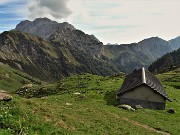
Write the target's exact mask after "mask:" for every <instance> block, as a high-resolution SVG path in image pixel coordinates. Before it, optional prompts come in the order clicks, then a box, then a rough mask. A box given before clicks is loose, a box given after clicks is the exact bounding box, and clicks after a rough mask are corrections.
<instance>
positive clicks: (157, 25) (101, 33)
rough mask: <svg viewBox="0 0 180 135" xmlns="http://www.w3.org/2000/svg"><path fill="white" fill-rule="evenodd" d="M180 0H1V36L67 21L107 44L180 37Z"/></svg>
mask: <svg viewBox="0 0 180 135" xmlns="http://www.w3.org/2000/svg"><path fill="white" fill-rule="evenodd" d="M179 5H180V0H1V1H0V32H3V31H6V30H10V29H14V28H15V26H16V24H18V23H19V22H20V21H22V20H25V19H29V20H34V19H35V18H37V17H48V18H50V19H52V20H55V21H58V22H63V21H67V22H69V23H71V24H72V25H74V26H75V27H76V28H78V29H81V30H83V31H84V32H85V33H88V34H94V35H95V36H96V37H97V38H98V39H99V40H100V41H102V42H103V43H104V44H106V43H118V44H121V43H131V42H138V41H140V40H142V39H144V38H149V37H152V36H159V37H161V38H163V39H165V40H169V39H172V38H175V37H177V36H180V14H179V13H180V8H179Z"/></svg>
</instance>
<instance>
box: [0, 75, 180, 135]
mask: <svg viewBox="0 0 180 135" xmlns="http://www.w3.org/2000/svg"><path fill="white" fill-rule="evenodd" d="M172 76H173V77H172ZM158 77H159V78H160V79H161V80H162V82H163V84H164V86H165V87H166V91H167V93H168V94H169V97H170V98H171V99H172V100H173V102H167V108H174V109H175V111H176V113H175V114H169V113H167V111H166V110H163V111H157V110H149V109H140V110H136V111H135V112H132V111H127V110H123V109H120V108H118V107H117V105H118V103H117V101H116V99H115V93H116V91H117V90H118V89H119V88H120V85H121V84H122V82H123V79H124V75H117V76H109V77H102V76H96V75H90V74H84V75H73V76H71V77H68V78H64V79H63V80H61V81H59V82H57V83H54V84H49V85H46V86H34V88H32V87H31V88H28V89H27V91H29V92H25V91H21V94H19V95H17V94H13V97H14V99H13V100H12V101H10V102H7V103H5V102H0V109H1V111H0V127H1V128H0V134H7V135H8V134H30V135H31V134H33V135H34V134H35V135H36V134H37V135H42V134H51V135H55V134H65V135H68V134H69V135H81V134H82V135H84V134H87V135H88V134H89V135H93V134H98V135H101V134H102V135H117V134H122V135H126V134H127V135H131V134H132V135H136V134H137V135H140V134H148V135H149V134H150V135H151V134H152V135H154V134H160V133H159V132H156V131H155V130H157V131H164V132H167V133H170V134H175V135H178V134H179V133H180V129H179V127H180V100H179V97H180V93H179V89H178V87H179V86H180V85H179V82H178V81H177V80H179V79H178V77H179V72H169V73H166V74H161V75H158ZM167 78H172V79H167ZM42 87H43V88H44V90H43V91H39V90H40V89H41V88H42ZM16 92H17V91H16ZM32 93H33V94H32ZM29 95H31V98H24V97H27V96H29ZM39 95H41V96H39ZM137 123H138V124H137ZM141 125H143V126H141ZM150 128H153V129H155V130H151V129H150Z"/></svg>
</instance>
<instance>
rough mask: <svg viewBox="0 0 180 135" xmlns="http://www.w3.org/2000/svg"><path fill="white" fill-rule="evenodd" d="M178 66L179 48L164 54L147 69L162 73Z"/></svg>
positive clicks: (179, 64)
mask: <svg viewBox="0 0 180 135" xmlns="http://www.w3.org/2000/svg"><path fill="white" fill-rule="evenodd" d="M179 67H180V48H179V49H178V50H175V51H173V52H171V53H168V54H166V55H164V56H163V57H161V58H159V59H158V60H157V61H155V62H153V63H152V64H151V65H150V66H149V71H151V72H153V73H162V72H167V71H170V70H174V69H175V68H179Z"/></svg>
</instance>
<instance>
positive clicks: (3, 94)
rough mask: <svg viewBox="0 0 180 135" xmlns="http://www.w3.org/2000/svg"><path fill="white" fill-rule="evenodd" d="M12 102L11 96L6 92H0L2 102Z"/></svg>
mask: <svg viewBox="0 0 180 135" xmlns="http://www.w3.org/2000/svg"><path fill="white" fill-rule="evenodd" d="M11 100H12V96H10V95H9V94H7V92H6V91H3V90H0V101H6V102H8V101H11Z"/></svg>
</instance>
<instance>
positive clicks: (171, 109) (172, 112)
mask: <svg viewBox="0 0 180 135" xmlns="http://www.w3.org/2000/svg"><path fill="white" fill-rule="evenodd" d="M167 112H168V113H171V114H174V113H176V112H175V110H174V108H170V109H168V110H167Z"/></svg>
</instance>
